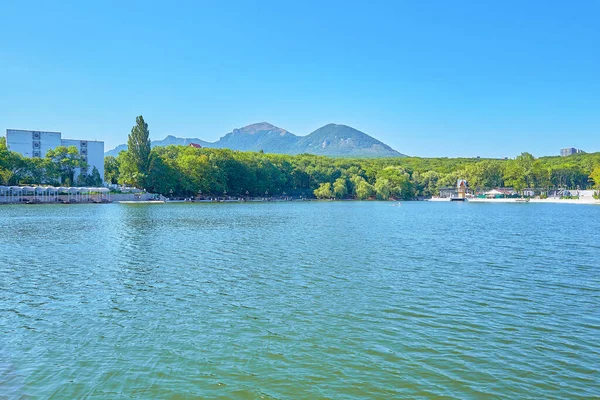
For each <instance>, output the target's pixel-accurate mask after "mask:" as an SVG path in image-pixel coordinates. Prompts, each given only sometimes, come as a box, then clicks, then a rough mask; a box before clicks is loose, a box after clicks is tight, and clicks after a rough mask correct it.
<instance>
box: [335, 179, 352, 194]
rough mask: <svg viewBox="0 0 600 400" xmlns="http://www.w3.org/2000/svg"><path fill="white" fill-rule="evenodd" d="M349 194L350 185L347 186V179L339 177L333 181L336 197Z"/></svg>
mask: <svg viewBox="0 0 600 400" xmlns="http://www.w3.org/2000/svg"><path fill="white" fill-rule="evenodd" d="M347 194H348V187H347V186H346V179H344V178H337V179H336V180H335V182H333V195H334V197H335V198H336V199H343V198H344V197H346V195H347Z"/></svg>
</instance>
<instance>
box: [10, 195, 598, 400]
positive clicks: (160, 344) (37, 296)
mask: <svg viewBox="0 0 600 400" xmlns="http://www.w3.org/2000/svg"><path fill="white" fill-rule="evenodd" d="M391 204H392V203H389V202H293V203H291V202H288V203H256V204H249V203H248V204H164V205H119V204H109V205H31V206H23V205H14V206H0V287H1V291H0V321H1V322H0V335H1V339H0V397H1V396H7V397H8V398H21V397H42V398H47V397H52V396H54V397H56V398H77V397H89V398H152V397H154V398H155V397H161V398H164V397H169V398H189V397H205V398H206V397H209V398H210V397H223V398H241V399H255V398H424V399H425V398H465V399H468V398H473V399H474V398H515V399H517V398H518V399H525V398H545V399H551V398H555V399H564V398H573V399H576V398H581V399H584V398H587V399H589V398H594V397H595V398H598V397H600V207H598V206H577V205H561V204H468V203H427V202H406V203H402V204H401V205H400V206H395V207H392V206H391Z"/></svg>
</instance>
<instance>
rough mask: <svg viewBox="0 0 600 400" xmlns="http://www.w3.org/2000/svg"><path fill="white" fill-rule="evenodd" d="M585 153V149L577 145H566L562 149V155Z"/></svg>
mask: <svg viewBox="0 0 600 400" xmlns="http://www.w3.org/2000/svg"><path fill="white" fill-rule="evenodd" d="M579 153H584V151H583V150H580V149H576V148H575V147H566V148H564V149H560V155H561V156H563V157H566V156H570V155H573V154H579Z"/></svg>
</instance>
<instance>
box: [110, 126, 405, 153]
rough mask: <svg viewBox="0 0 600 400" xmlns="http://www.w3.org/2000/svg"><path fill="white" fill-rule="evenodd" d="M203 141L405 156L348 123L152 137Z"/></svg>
mask: <svg viewBox="0 0 600 400" xmlns="http://www.w3.org/2000/svg"><path fill="white" fill-rule="evenodd" d="M190 143H197V144H200V145H201V146H202V147H215V148H227V149H232V150H240V151H260V150H262V151H264V152H265V153H279V154H301V153H309V154H318V155H323V156H330V157H403V156H404V154H401V153H399V152H397V151H396V150H394V149H392V148H391V147H390V146H388V145H386V144H385V143H383V142H380V141H379V140H377V139H375V138H373V137H371V136H369V135H367V134H366V133H364V132H361V131H359V130H356V129H354V128H352V127H349V126H346V125H337V124H328V125H325V126H323V127H321V128H319V129H317V130H316V131H314V132H313V133H311V134H309V135H307V136H297V135H294V134H293V133H291V132H288V131H286V130H285V129H282V128H278V127H276V126H274V125H271V124H269V123H268V122H259V123H257V124H252V125H248V126H245V127H243V128H239V129H234V130H233V131H232V132H229V133H228V134H226V135H225V136H223V137H221V138H220V139H219V140H217V141H216V142H214V143H211V142H206V141H204V140H200V139H190V138H178V137H175V136H172V135H169V136H167V137H166V138H164V139H163V140H156V141H152V147H155V146H168V145H172V144H175V145H184V146H187V145H188V144H190ZM122 150H127V145H124V144H122V145H119V146H117V147H116V148H114V149H112V150H109V151H107V152H106V153H105V155H112V156H116V155H118V154H119V152H120V151H122Z"/></svg>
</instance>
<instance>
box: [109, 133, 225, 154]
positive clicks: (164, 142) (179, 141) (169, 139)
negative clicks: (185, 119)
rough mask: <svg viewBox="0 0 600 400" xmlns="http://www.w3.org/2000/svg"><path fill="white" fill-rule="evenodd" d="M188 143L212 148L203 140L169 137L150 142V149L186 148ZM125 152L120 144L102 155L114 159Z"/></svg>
mask: <svg viewBox="0 0 600 400" xmlns="http://www.w3.org/2000/svg"><path fill="white" fill-rule="evenodd" d="M190 143H197V144H199V145H200V146H202V147H214V146H211V143H209V142H205V141H204V140H200V139H191V138H178V137H175V136H173V135H169V136H167V137H166V138H164V139H162V140H152V141H151V142H150V146H152V147H156V146H169V145H172V144H175V145H181V146H187V145H189V144H190ZM125 150H127V145H126V144H120V145H118V146H117V147H115V148H114V149H111V150H108V151H107V152H105V153H104V155H105V156H113V157H116V156H118V155H119V153H120V152H122V151H125Z"/></svg>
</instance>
